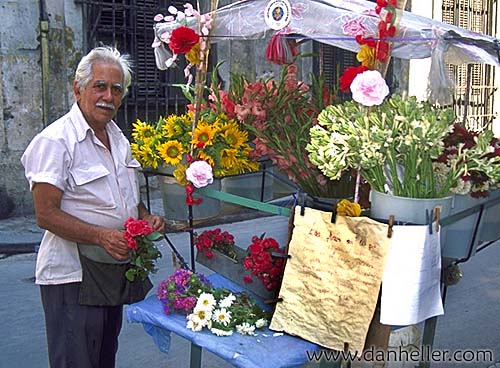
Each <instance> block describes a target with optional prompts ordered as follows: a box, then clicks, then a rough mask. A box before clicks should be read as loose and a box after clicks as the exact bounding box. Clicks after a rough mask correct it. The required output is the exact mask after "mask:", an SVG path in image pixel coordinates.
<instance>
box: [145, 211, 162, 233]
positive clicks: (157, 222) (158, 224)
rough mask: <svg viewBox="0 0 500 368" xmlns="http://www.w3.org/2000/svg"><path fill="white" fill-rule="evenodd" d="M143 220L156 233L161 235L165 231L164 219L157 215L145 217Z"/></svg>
mask: <svg viewBox="0 0 500 368" xmlns="http://www.w3.org/2000/svg"><path fill="white" fill-rule="evenodd" d="M142 219H143V220H146V221H147V222H148V224H150V225H151V227H152V228H153V230H154V231H158V232H160V233H162V234H163V232H164V231H165V219H164V218H163V217H161V216H158V215H150V214H148V215H145V216H144V217H143V218H142Z"/></svg>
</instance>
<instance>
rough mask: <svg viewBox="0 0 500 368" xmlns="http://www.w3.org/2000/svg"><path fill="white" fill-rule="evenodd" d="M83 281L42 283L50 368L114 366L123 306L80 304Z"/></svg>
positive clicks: (108, 367)
mask: <svg viewBox="0 0 500 368" xmlns="http://www.w3.org/2000/svg"><path fill="white" fill-rule="evenodd" d="M79 288H80V283H70V284H61V285H40V292H41V296H42V304H43V309H44V312H45V326H46V331H47V342H48V350H49V362H50V367H51V368H113V367H114V366H115V356H116V352H117V350H118V335H119V334H120V330H121V328H122V317H123V306H117V307H90V306H85V305H79V304H78V293H79Z"/></svg>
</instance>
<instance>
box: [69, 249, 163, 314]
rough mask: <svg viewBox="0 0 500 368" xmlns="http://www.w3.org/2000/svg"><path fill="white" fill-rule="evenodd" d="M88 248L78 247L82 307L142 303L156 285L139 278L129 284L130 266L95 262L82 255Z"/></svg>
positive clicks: (80, 301) (80, 302) (147, 279)
mask: <svg viewBox="0 0 500 368" xmlns="http://www.w3.org/2000/svg"><path fill="white" fill-rule="evenodd" d="M84 247H86V246H80V245H78V253H79V255H80V263H81V265H82V282H81V284H80V293H79V304H80V305H88V306H100V307H114V306H117V305H123V304H132V303H136V302H138V301H141V300H143V299H144V298H145V297H146V295H147V294H148V292H149V290H151V289H152V287H153V284H152V283H151V281H150V280H149V278H146V279H144V280H142V279H141V278H140V277H137V278H136V279H135V280H134V281H133V282H131V281H128V280H127V278H126V277H125V272H127V270H129V269H130V268H131V267H132V266H131V264H130V263H106V262H101V261H96V260H94V259H91V258H89V257H88V256H85V255H83V254H82V252H81V249H82V248H84Z"/></svg>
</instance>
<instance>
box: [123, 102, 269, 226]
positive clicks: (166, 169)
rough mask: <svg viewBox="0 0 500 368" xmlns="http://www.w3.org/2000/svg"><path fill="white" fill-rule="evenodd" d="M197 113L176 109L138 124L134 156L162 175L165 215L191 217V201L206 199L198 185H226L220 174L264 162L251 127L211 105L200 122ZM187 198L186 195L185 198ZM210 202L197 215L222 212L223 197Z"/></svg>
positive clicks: (255, 167)
mask: <svg viewBox="0 0 500 368" xmlns="http://www.w3.org/2000/svg"><path fill="white" fill-rule="evenodd" d="M193 115H194V113H193V112H191V111H188V112H187V113H186V114H180V115H177V114H172V115H169V116H167V117H160V118H159V119H158V121H157V122H154V123H151V122H144V121H141V120H137V121H136V122H135V123H134V124H133V131H132V138H133V142H132V143H131V148H132V154H133V156H134V157H135V158H136V159H137V160H138V161H139V162H140V163H141V165H142V166H143V167H145V168H150V169H152V170H154V171H157V172H159V173H161V174H164V176H162V180H160V185H161V188H162V190H163V194H164V198H163V199H164V207H165V215H166V216H167V217H169V218H172V217H171V216H174V217H173V218H177V219H180V220H185V219H186V216H187V207H186V203H187V204H188V205H196V204H200V203H201V202H202V199H201V197H199V196H197V195H195V194H194V191H195V188H202V187H205V186H207V185H213V188H214V189H216V190H218V189H220V178H221V177H223V176H226V175H236V174H242V173H245V172H252V171H256V170H258V168H259V163H258V162H257V161H256V160H254V159H252V158H251V157H250V152H251V151H252V148H251V146H250V145H249V141H248V133H247V131H245V130H243V129H241V127H240V126H239V125H238V123H237V122H236V121H235V120H234V119H231V118H229V117H228V116H227V115H225V114H215V113H213V112H212V111H209V110H205V111H204V112H203V114H202V115H201V116H200V119H199V121H198V123H197V124H196V127H195V128H194V129H193V128H192V122H193V118H194V116H193ZM184 199H185V200H184ZM203 201H206V203H205V206H203V207H201V208H200V206H195V207H194V208H193V211H194V215H195V216H194V217H195V218H204V217H211V216H215V215H217V214H218V211H219V208H220V203H219V201H218V200H215V199H211V198H204V199H203Z"/></svg>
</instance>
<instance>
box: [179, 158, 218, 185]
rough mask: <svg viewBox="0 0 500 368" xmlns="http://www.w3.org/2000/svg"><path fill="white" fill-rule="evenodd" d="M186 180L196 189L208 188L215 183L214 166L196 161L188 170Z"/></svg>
mask: <svg viewBox="0 0 500 368" xmlns="http://www.w3.org/2000/svg"><path fill="white" fill-rule="evenodd" d="M186 179H187V180H189V181H190V182H191V183H193V185H194V186H195V187H196V188H203V187H206V186H207V185H209V184H212V183H213V182H214V176H213V172H212V166H210V165H209V164H208V163H207V162H206V161H203V160H199V161H194V162H193V163H192V164H191V165H189V167H188V168H187V169H186Z"/></svg>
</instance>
